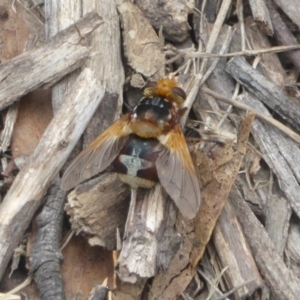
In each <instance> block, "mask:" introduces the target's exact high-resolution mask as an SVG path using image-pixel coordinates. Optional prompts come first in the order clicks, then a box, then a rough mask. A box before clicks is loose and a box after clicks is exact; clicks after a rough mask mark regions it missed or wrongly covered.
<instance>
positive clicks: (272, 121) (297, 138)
mask: <svg viewBox="0 0 300 300" xmlns="http://www.w3.org/2000/svg"><path fill="white" fill-rule="evenodd" d="M202 91H203V92H204V93H206V94H209V95H211V96H213V97H215V98H216V99H219V100H221V101H223V102H226V103H228V104H231V105H233V106H235V107H237V108H239V109H242V110H245V111H249V112H252V113H253V114H254V115H255V116H256V117H257V118H259V119H261V120H262V121H264V122H266V123H268V124H271V125H272V126H274V127H276V128H277V129H279V130H280V131H281V132H283V133H285V134H286V135H287V136H289V137H290V138H291V139H292V140H294V141H295V142H297V143H298V144H300V136H299V135H298V134H297V133H296V132H295V131H293V130H291V129H290V128H288V127H286V126H285V125H283V124H282V123H280V122H278V121H277V120H275V119H273V118H270V117H268V116H266V115H264V114H262V113H260V112H259V111H256V110H254V109H253V108H252V107H250V106H248V105H246V104H243V103H241V102H239V101H236V100H233V99H230V98H227V97H224V96H223V95H221V94H218V93H216V92H214V91H212V90H210V89H208V88H203V89H202Z"/></svg>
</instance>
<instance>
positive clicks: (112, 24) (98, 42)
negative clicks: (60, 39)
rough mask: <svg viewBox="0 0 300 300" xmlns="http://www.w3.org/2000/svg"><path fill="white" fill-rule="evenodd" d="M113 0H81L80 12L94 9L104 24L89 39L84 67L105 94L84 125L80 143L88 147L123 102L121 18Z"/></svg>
mask: <svg viewBox="0 0 300 300" xmlns="http://www.w3.org/2000/svg"><path fill="white" fill-rule="evenodd" d="M116 2H117V1H116V0H101V1H94V0H84V1H82V10H83V14H86V13H88V12H90V11H91V10H95V11H96V12H97V13H98V14H99V15H100V16H102V17H103V20H104V23H103V25H102V26H101V27H100V28H99V29H98V30H96V31H95V32H94V33H93V34H92V35H91V37H90V39H89V45H90V49H91V51H92V56H91V58H90V59H89V60H88V61H87V62H86V66H87V67H89V68H91V69H92V70H93V71H94V72H95V76H96V78H97V80H99V82H101V83H102V84H103V85H105V92H106V93H105V96H104V99H103V101H102V103H101V104H100V106H99V108H98V109H97V111H96V113H95V115H94V116H93V118H92V120H91V121H90V123H89V125H88V126H87V128H86V131H85V134H84V137H83V145H84V147H85V146H87V145H88V144H89V143H90V142H91V141H92V140H94V139H95V138H96V137H97V136H98V135H99V134H100V133H102V132H103V131H104V130H105V129H106V128H107V127H108V126H109V125H111V124H112V123H113V122H114V121H115V120H117V119H118V118H119V117H120V114H121V112H122V105H123V85H124V80H125V75H124V68H123V62H122V56H121V48H122V44H121V42H122V41H121V33H120V30H121V29H120V19H119V15H118V12H117V7H116V6H117V3H116Z"/></svg>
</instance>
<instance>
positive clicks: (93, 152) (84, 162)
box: [61, 114, 132, 191]
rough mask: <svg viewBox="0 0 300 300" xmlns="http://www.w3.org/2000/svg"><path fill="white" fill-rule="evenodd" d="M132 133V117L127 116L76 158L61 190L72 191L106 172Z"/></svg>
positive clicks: (64, 178)
mask: <svg viewBox="0 0 300 300" xmlns="http://www.w3.org/2000/svg"><path fill="white" fill-rule="evenodd" d="M131 133H132V131H131V126H130V115H129V114H127V115H125V116H124V117H122V118H121V119H119V120H118V121H116V122H115V123H114V124H112V125H111V126H110V127H108V128H107V129H106V130H105V131H104V132H103V133H102V134H101V135H100V136H99V137H97V138H96V139H95V140H94V141H93V142H92V143H91V144H90V145H89V146H88V147H87V148H86V149H84V150H83V151H82V152H81V153H80V154H79V155H78V156H77V157H76V158H75V160H74V161H73V162H72V163H71V164H70V166H69V167H68V168H67V170H66V171H65V173H64V175H63V178H62V183H61V188H62V189H63V190H65V191H67V190H70V189H71V188H73V187H74V186H76V185H77V184H79V183H80V182H82V181H84V180H87V179H89V178H91V177H92V176H94V175H96V174H98V173H100V172H102V171H104V170H105V169H106V168H107V167H108V166H109V165H110V164H111V163H112V161H113V160H114V159H115V158H116V156H117V155H118V154H119V152H120V150H121V149H122V147H123V146H124V145H125V143H126V141H127V139H128V135H129V134H131Z"/></svg>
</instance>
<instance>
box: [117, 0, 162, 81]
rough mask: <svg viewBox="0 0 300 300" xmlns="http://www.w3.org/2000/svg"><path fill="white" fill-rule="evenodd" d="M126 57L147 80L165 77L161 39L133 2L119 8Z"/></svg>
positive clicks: (125, 3)
mask: <svg viewBox="0 0 300 300" xmlns="http://www.w3.org/2000/svg"><path fill="white" fill-rule="evenodd" d="M118 12H119V13H120V17H121V22H122V28H123V41H124V46H125V55H126V57H127V59H128V63H129V65H130V66H131V68H132V69H133V70H134V71H135V72H137V73H140V74H142V75H144V76H145V77H146V78H151V77H152V79H154V80H155V79H159V78H161V77H163V76H164V75H165V74H164V69H165V65H164V62H165V57H164V53H163V51H162V49H163V45H160V41H159V38H158V36H157V34H156V32H155V31H154V29H153V28H152V26H151V25H150V23H149V21H148V20H147V19H146V18H145V17H144V15H143V13H142V12H141V11H140V9H139V8H138V7H137V6H136V5H134V4H133V3H131V2H124V3H123V4H122V5H119V6H118Z"/></svg>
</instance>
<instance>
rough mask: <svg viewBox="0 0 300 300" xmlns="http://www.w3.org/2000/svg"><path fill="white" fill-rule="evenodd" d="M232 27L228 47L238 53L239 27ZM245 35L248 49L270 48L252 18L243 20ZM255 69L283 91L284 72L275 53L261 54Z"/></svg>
mask: <svg viewBox="0 0 300 300" xmlns="http://www.w3.org/2000/svg"><path fill="white" fill-rule="evenodd" d="M234 27H235V29H236V31H235V34H234V36H233V41H232V43H231V45H230V46H231V47H230V52H237V51H239V50H240V44H241V30H240V26H239V25H235V26H234ZM245 34H246V36H247V41H248V42H249V44H250V47H251V49H253V50H258V49H267V48H271V47H272V45H271V43H270V41H269V40H268V38H267V36H266V35H265V34H263V32H262V31H261V30H260V28H259V26H257V25H256V23H255V22H254V21H253V18H252V17H248V18H246V19H245ZM256 69H257V70H258V71H260V72H261V73H262V74H263V75H264V76H266V77H267V78H268V79H269V80H270V81H272V82H273V83H274V84H276V85H277V86H278V87H280V88H281V89H284V87H285V80H286V78H285V77H286V72H285V70H284V69H283V67H282V65H281V62H280V60H279V58H278V56H277V55H276V54H275V53H265V54H262V55H261V57H260V60H259V63H258V65H257V67H256ZM223 88H224V86H223ZM219 89H220V87H219Z"/></svg>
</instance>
